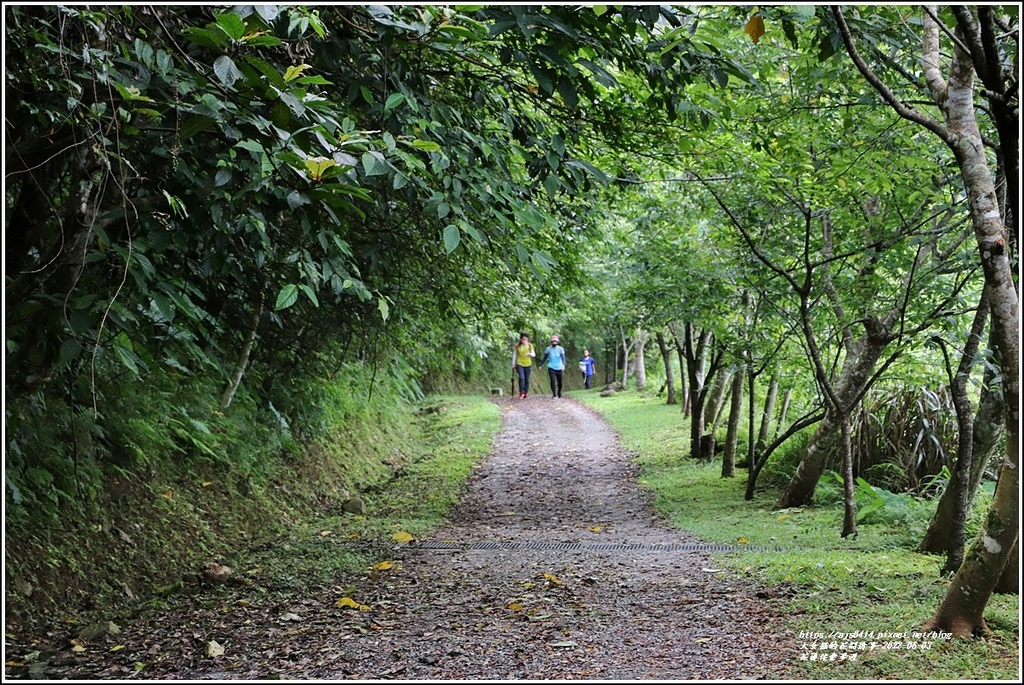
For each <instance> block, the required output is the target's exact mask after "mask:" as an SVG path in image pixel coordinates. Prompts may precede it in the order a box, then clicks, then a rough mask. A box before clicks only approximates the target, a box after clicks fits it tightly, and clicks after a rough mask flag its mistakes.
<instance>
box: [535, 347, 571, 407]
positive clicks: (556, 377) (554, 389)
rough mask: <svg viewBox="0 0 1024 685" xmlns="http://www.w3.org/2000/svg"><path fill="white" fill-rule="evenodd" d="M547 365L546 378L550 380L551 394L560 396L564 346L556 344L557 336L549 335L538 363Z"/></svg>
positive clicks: (563, 368)
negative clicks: (549, 340)
mask: <svg viewBox="0 0 1024 685" xmlns="http://www.w3.org/2000/svg"><path fill="white" fill-rule="evenodd" d="M545 362H547V365H548V378H549V379H550V380H551V396H552V397H561V396H562V372H563V371H564V370H565V348H564V347H562V346H561V345H559V344H558V336H557V335H553V336H551V344H550V345H548V347H547V349H545V350H544V356H543V357H542V358H541V360H540V363H541V364H544V363H545Z"/></svg>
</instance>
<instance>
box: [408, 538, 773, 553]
mask: <svg viewBox="0 0 1024 685" xmlns="http://www.w3.org/2000/svg"><path fill="white" fill-rule="evenodd" d="M401 546H403V547H407V548H409V549H420V550H428V551H429V550H462V551H466V550H496V551H512V550H522V549H552V550H561V551H580V552H662V553H666V552H737V551H747V552H781V551H783V550H782V549H781V548H779V547H754V546H751V545H718V544H708V543H674V544H671V543H670V544H651V545H646V544H642V543H635V542H633V543H586V542H553V541H552V542H524V541H521V540H467V541H465V542H455V541H434V540H417V541H413V542H408V543H404V544H402V545H401Z"/></svg>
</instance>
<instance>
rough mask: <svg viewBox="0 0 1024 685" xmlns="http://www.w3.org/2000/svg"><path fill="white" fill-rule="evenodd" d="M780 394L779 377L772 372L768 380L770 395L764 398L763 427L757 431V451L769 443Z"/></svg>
mask: <svg viewBox="0 0 1024 685" xmlns="http://www.w3.org/2000/svg"><path fill="white" fill-rule="evenodd" d="M778 394H779V377H778V375H777V374H772V377H771V379H770V380H769V381H768V396H767V397H765V399H764V411H763V412H762V413H761V428H760V430H758V432H757V447H756V448H755V449H756V450H757V451H761V450H763V449H764V446H765V445H767V444H768V438H769V436H770V434H771V429H772V418H773V414H774V413H775V399H776V397H778ZM751 399H753V398H751ZM751 432H753V431H751Z"/></svg>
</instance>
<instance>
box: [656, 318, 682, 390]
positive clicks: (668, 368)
mask: <svg viewBox="0 0 1024 685" xmlns="http://www.w3.org/2000/svg"><path fill="white" fill-rule="evenodd" d="M655 337H656V339H657V341H658V350H660V351H661V360H662V362H663V363H664V364H665V386H666V387H667V388H668V399H667V400H666V401H665V404H678V403H679V399H678V398H677V397H676V380H675V374H674V373H673V372H672V350H670V349H669V347H668V342H666V340H665V334H664V333H662V332H661V331H658V332H657V334H656V336H655Z"/></svg>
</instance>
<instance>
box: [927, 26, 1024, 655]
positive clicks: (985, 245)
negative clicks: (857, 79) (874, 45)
mask: <svg viewBox="0 0 1024 685" xmlns="http://www.w3.org/2000/svg"><path fill="white" fill-rule="evenodd" d="M932 9H933V11H934V8H932ZM961 28H963V27H962V26H961ZM923 34H924V41H923V48H922V53H923V56H924V60H923V62H924V65H925V69H924V72H925V80H926V82H927V84H928V88H929V90H930V91H931V93H932V98H933V100H934V101H935V102H936V103H937V104H938V105H939V107H940V109H941V111H942V113H943V115H944V116H945V119H946V129H945V132H944V133H945V136H944V140H945V142H946V143H947V144H948V145H949V146H950V148H951V149H952V150H953V154H954V156H955V157H956V160H957V165H958V167H959V169H960V174H961V176H962V178H963V181H964V187H965V188H966V189H967V203H968V206H969V208H970V214H971V222H972V224H973V227H974V234H975V239H976V241H977V243H978V252H979V255H980V257H981V265H982V270H983V271H984V273H985V287H986V290H987V292H988V301H989V306H990V307H991V316H992V330H993V332H994V340H995V342H996V347H997V348H998V350H999V356H1000V361H1001V365H1002V381H1003V407H1004V412H1005V421H1006V456H1005V458H1004V460H1003V464H1002V467H1001V468H1000V475H999V483H998V484H997V485H996V494H995V497H994V498H993V500H992V506H991V508H990V509H989V512H988V516H987V517H986V519H985V525H984V528H982V531H981V533H980V534H979V535H978V537H977V539H975V541H974V543H973V544H972V545H971V548H970V549H969V550H968V552H967V554H966V556H965V558H964V563H963V564H962V565H961V566H960V570H959V571H957V573H956V576H954V577H953V581H952V583H950V586H949V589H948V590H947V592H946V597H945V599H943V601H942V604H941V605H940V606H939V609H938V611H937V612H936V613H935V616H933V617H932V619H931V621H929V623H928V626H929V627H930V628H932V629H939V630H947V631H949V632H952V633H953V634H954V635H970V634H974V633H975V632H978V631H984V630H986V626H985V621H984V618H983V612H984V610H985V605H986V604H987V603H988V599H989V597H990V596H991V594H992V591H993V590H994V589H995V586H996V584H997V582H998V581H999V577H1000V575H1001V574H1002V573H1003V568H1004V567H1005V566H1006V565H1007V560H1008V559H1009V556H1010V553H1011V552H1012V551H1013V550H1015V549H1016V543H1017V533H1018V530H1019V519H1018V516H1019V499H1018V498H1019V483H1020V480H1019V475H1018V472H1019V466H1020V423H1019V422H1020V385H1019V383H1020V377H1019V373H1020V340H1019V338H1018V335H1019V328H1018V326H1019V324H1020V319H1019V309H1018V298H1017V290H1016V287H1015V285H1014V282H1013V270H1012V267H1011V265H1010V259H1009V258H1010V255H1009V250H1008V249H1007V246H1006V240H1007V233H1006V228H1007V227H1006V224H1005V223H1004V221H1003V215H1002V211H1001V207H1000V205H999V200H998V196H997V195H996V189H995V183H994V181H993V175H992V173H991V171H990V168H989V165H988V159H987V157H986V153H985V146H984V144H983V141H982V137H981V132H980V130H979V129H978V123H977V120H976V118H975V108H974V65H973V63H972V61H971V55H970V54H969V53H966V52H965V51H964V49H963V47H962V43H957V44H955V45H954V50H953V59H952V61H951V62H950V67H949V82H948V84H947V83H945V82H944V81H943V80H942V76H941V74H940V73H939V69H938V65H939V64H940V61H939V27H938V24H937V23H936V21H935V20H934V19H933V18H932V14H931V13H929V12H925V13H924V25H923ZM969 38H970V39H973V38H979V40H978V42H979V43H980V42H981V40H982V39H984V36H981V37H976V36H969ZM971 42H972V43H973V42H974V41H973V40H972V41H971ZM992 54H995V53H992ZM1013 218H1014V220H1017V217H1013Z"/></svg>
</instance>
